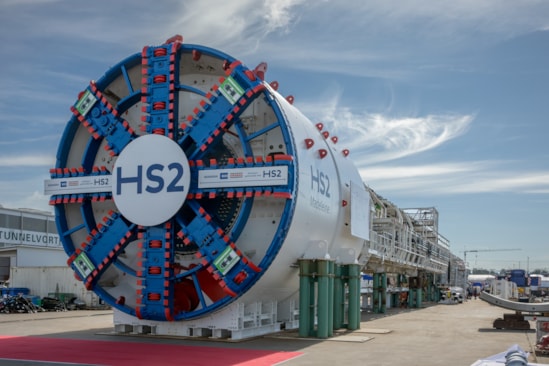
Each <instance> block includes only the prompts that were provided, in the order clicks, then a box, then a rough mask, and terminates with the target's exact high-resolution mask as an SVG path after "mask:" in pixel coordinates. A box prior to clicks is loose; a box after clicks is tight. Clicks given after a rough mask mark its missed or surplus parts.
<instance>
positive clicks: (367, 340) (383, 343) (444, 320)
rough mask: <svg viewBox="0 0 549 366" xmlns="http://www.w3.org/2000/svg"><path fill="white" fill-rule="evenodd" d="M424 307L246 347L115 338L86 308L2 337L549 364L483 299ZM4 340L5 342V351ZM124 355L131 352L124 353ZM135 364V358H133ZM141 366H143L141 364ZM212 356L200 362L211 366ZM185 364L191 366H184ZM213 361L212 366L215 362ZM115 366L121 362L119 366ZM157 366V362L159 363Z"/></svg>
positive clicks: (0, 327)
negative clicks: (500, 325) (524, 356)
mask: <svg viewBox="0 0 549 366" xmlns="http://www.w3.org/2000/svg"><path fill="white" fill-rule="evenodd" d="M424 305H425V306H424V307H423V308H421V309H389V310H388V312H387V314H373V313H370V312H366V311H364V312H363V313H362V323H361V329H360V330H358V331H354V332H345V331H341V332H336V333H335V334H336V335H335V336H334V337H332V338H330V339H327V340H318V339H301V338H299V337H298V336H297V332H296V331H286V332H281V333H277V334H274V335H269V336H264V337H259V338H254V339H249V340H244V341H240V342H224V341H213V340H207V339H200V338H195V339H188V338H168V337H159V336H142V335H139V336H137V335H115V334H114V333H113V324H112V312H111V311H109V310H78V311H67V312H43V313H34V314H0V336H40V337H48V338H59V339H65V338H66V339H82V340H90V341H93V340H107V341H112V342H120V341H125V342H140V343H143V344H144V347H146V345H147V344H177V345H192V346H208V347H221V348H223V347H225V348H236V349H243V350H244V349H246V350H249V349H256V350H257V349H259V350H274V351H291V352H300V353H301V355H300V356H298V357H295V358H292V359H290V360H287V361H284V362H282V363H281V365H284V366H305V365H336V364H344V365H366V364H370V365H376V366H385V365H387V366H389V365H391V366H394V365H425V366H430V365H433V366H434V365H436V366H439V365H445V366H462V365H465V366H467V365H471V364H473V363H474V362H475V361H477V360H478V359H482V358H485V357H488V356H490V355H494V354H497V353H500V352H504V351H505V350H507V349H508V348H509V347H511V346H513V345H515V344H518V345H519V346H520V347H521V348H522V349H523V350H525V351H527V352H530V358H529V362H531V363H539V364H549V358H547V357H539V356H538V357H536V356H535V354H534V352H533V350H534V346H535V343H536V333H535V323H534V322H531V323H530V324H531V328H532V330H530V331H516V330H496V329H494V328H493V327H492V323H493V321H494V320H495V319H496V318H500V317H503V314H504V313H508V312H509V311H508V310H505V309H503V308H499V307H496V306H493V305H490V304H488V303H486V302H484V301H481V300H469V301H467V302H465V303H463V304H458V305H440V304H428V303H427V304H424ZM1 345H2V340H1V338H0V348H1ZM121 351H123V350H121ZM127 357H128V360H131V358H132V355H131V354H128V355H127ZM135 361H136V363H135V365H139V363H138V361H139V360H135ZM207 361H208V358H207V355H204V357H203V358H202V362H203V363H200V362H195V363H192V364H196V365H201V364H204V365H207V364H208V362H207ZM181 364H182V365H184V364H185V363H181ZM210 364H211V363H210ZM8 365H9V366H31V365H32V366H36V365H40V366H54V365H55V366H57V365H85V364H81V363H80V364H78V363H74V364H71V363H66V362H64V363H52V362H42V361H38V360H34V361H18V360H13V359H2V358H0V366H8ZM113 365H115V364H113ZM153 366H154V365H153Z"/></svg>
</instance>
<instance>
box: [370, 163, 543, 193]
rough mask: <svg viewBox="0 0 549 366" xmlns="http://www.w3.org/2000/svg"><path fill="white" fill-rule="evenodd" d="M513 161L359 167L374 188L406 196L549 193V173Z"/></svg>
mask: <svg viewBox="0 0 549 366" xmlns="http://www.w3.org/2000/svg"><path fill="white" fill-rule="evenodd" d="M509 165H511V163H510V162H504V161H499V162H495V161H476V162H459V163H438V164H437V163H434V164H429V165H399V166H394V165H393V166H383V167H381V166H374V167H362V168H359V170H360V173H361V176H362V178H363V180H364V182H365V183H366V184H367V185H369V186H370V187H372V188H373V189H374V190H378V189H379V190H382V191H383V192H384V193H387V192H390V193H393V194H397V193H400V194H406V195H415V194H423V195H435V194H436V195H447V194H452V195H456V194H470V193H472V194H478V193H501V192H510V193H523V194H546V193H549V173H548V172H543V171H522V170H520V169H518V168H513V167H509Z"/></svg>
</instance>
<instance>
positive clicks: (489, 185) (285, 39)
mask: <svg viewBox="0 0 549 366" xmlns="http://www.w3.org/2000/svg"><path fill="white" fill-rule="evenodd" d="M174 34H182V35H183V37H184V39H185V42H188V43H196V44H203V45H207V46H210V47H214V48H218V49H220V50H222V51H224V52H226V53H228V54H230V55H232V56H234V57H236V58H238V59H240V60H242V61H243V62H244V64H246V65H247V66H249V67H250V68H253V67H255V65H257V64H258V63H259V62H261V61H266V62H267V63H268V65H269V68H268V71H267V75H266V79H267V80H268V81H272V80H277V81H278V82H279V83H280V88H279V92H281V93H282V94H283V95H290V94H291V95H294V96H295V103H294V105H295V106H296V107H298V108H299V109H300V110H301V111H302V112H303V113H304V114H305V115H306V116H308V117H309V119H311V121H313V122H318V121H322V122H324V124H325V125H326V126H327V128H328V129H329V130H330V131H331V133H332V134H336V135H338V136H339V139H340V144H342V145H346V146H347V147H349V149H350V150H351V158H352V159H353V161H354V162H355V164H356V166H357V167H358V168H359V170H360V172H361V175H362V177H363V179H364V181H365V182H366V184H368V185H369V186H370V187H372V188H373V189H374V190H375V191H376V192H377V193H379V194H380V195H382V196H384V197H385V198H387V199H389V200H390V201H392V202H393V203H394V204H396V205H397V206H399V207H401V208H409V207H436V208H437V210H438V211H439V215H440V217H439V230H440V232H441V234H443V235H444V236H445V237H446V238H448V239H449V240H450V243H451V249H452V251H453V252H454V253H455V254H457V255H459V256H463V251H464V250H475V249H478V250H499V249H513V248H521V250H520V251H494V252H479V253H476V254H475V253H469V254H468V255H467V260H468V262H469V265H470V266H471V267H484V268H494V269H498V270H499V269H501V268H518V267H519V266H520V267H522V268H526V266H527V264H529V267H530V269H533V268H539V267H542V268H549V250H548V249H549V142H548V141H547V140H548V138H549V124H548V122H547V119H548V117H549V102H548V100H549V67H548V65H549V62H548V61H549V47H548V44H549V2H547V1H544V0H524V1H520V2H518V1H515V0H483V1H477V0H475V1H472V0H462V1H447V0H439V1H426V0H425V1H424V0H414V1H371V0H348V1H318V0H315V1H305V0H270V1H261V0H239V1H215V0H191V1H187V0H171V1H163V0H159V1H155V2H150V1H142V0H134V1H103V0H98V1H93V2H90V1H88V2H84V1H76V0H70V1H69V0H65V1H63V0H3V1H2V2H1V3H0V42H1V44H2V47H0V57H1V59H2V63H1V66H2V67H0V80H1V84H0V126H1V133H0V169H1V171H2V174H1V175H0V204H1V205H3V206H4V207H10V208H19V207H27V208H37V209H43V210H50V211H51V208H50V207H49V206H48V204H47V202H48V197H45V196H44V195H43V181H44V179H47V178H49V173H48V172H49V168H51V167H53V166H54V164H55V153H56V150H57V146H58V143H59V139H60V136H61V133H62V131H63V129H64V126H65V124H66V122H67V121H68V120H69V118H70V116H71V113H70V110H69V107H70V106H71V105H72V104H73V103H74V101H75V100H76V97H77V94H78V92H79V91H81V90H83V89H84V88H85V87H86V86H87V85H88V83H89V81H90V80H92V79H98V78H99V77H101V76H102V75H103V74H104V73H105V72H106V71H107V70H108V69H109V67H111V66H113V65H115V64H116V63H118V62H119V61H120V60H122V59H124V58H125V57H127V56H129V55H131V54H134V53H136V52H140V51H141V49H142V48H143V46H145V45H157V44H160V43H162V42H163V41H165V40H166V39H167V38H169V37H171V36H172V35H174Z"/></svg>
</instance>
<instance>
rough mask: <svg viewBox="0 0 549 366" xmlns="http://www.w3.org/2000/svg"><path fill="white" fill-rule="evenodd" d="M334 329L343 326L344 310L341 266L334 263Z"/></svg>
mask: <svg viewBox="0 0 549 366" xmlns="http://www.w3.org/2000/svg"><path fill="white" fill-rule="evenodd" d="M334 271H335V273H334V329H339V328H343V322H344V317H343V314H344V312H345V286H344V283H343V277H342V276H343V274H342V271H343V268H342V266H340V265H339V264H335V269H334Z"/></svg>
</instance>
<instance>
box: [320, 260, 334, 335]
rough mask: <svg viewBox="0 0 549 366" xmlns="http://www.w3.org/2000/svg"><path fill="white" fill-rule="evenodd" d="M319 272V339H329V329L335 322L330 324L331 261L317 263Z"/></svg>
mask: <svg viewBox="0 0 549 366" xmlns="http://www.w3.org/2000/svg"><path fill="white" fill-rule="evenodd" d="M317 270H318V273H317V274H318V303H317V337H318V338H328V335H329V329H331V328H332V326H333V322H332V323H329V319H330V317H329V311H330V306H329V302H330V297H329V279H330V270H329V261H327V260H319V261H317Z"/></svg>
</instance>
